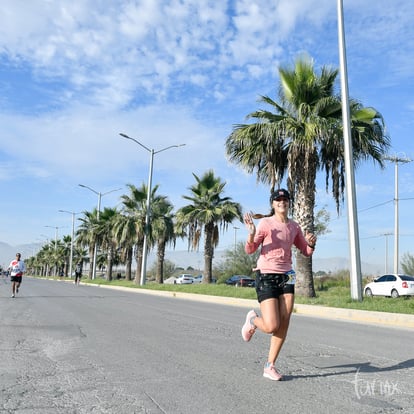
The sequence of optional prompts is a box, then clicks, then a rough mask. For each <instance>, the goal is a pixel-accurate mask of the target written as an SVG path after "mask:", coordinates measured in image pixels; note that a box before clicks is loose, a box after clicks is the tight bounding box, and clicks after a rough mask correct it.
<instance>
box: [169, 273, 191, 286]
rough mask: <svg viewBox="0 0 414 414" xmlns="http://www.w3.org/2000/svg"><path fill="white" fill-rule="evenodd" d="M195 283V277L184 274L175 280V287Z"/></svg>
mask: <svg viewBox="0 0 414 414" xmlns="http://www.w3.org/2000/svg"><path fill="white" fill-rule="evenodd" d="M191 283H194V277H193V275H187V274H182V275H180V276H178V277H177V278H176V279H175V280H174V284H175V285H189V284H191Z"/></svg>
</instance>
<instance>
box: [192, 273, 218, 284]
mask: <svg viewBox="0 0 414 414" xmlns="http://www.w3.org/2000/svg"><path fill="white" fill-rule="evenodd" d="M203 280H204V275H198V276H195V277H194V283H202V282H203ZM211 283H217V279H216V278H214V277H213V278H211Z"/></svg>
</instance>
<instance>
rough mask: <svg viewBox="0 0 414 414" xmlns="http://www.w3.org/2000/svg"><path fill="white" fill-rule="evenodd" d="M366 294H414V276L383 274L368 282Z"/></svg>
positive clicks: (396, 295) (397, 295) (393, 296)
mask: <svg viewBox="0 0 414 414" xmlns="http://www.w3.org/2000/svg"><path fill="white" fill-rule="evenodd" d="M364 294H365V296H391V297H392V298H398V297H399V296H414V277H413V276H407V275H400V274H398V275H397V274H388V275H382V276H379V277H377V278H376V279H374V281H373V282H371V283H368V284H367V285H366V286H365V288H364Z"/></svg>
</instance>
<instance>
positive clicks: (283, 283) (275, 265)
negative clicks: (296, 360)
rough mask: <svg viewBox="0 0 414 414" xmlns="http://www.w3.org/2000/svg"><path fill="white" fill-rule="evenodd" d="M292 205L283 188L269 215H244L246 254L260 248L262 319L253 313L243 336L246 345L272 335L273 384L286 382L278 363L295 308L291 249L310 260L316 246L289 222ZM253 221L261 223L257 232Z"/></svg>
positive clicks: (268, 367)
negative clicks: (255, 338) (258, 336)
mask: <svg viewBox="0 0 414 414" xmlns="http://www.w3.org/2000/svg"><path fill="white" fill-rule="evenodd" d="M289 203H290V194H289V192H288V191H287V190H285V189H283V188H282V189H279V190H277V191H275V192H273V193H272V195H271V197H270V204H271V212H270V214H269V215H267V216H264V215H261V214H256V215H253V214H252V213H246V214H245V215H244V223H245V225H246V228H247V230H248V232H249V235H248V238H247V242H246V245H245V251H246V253H248V254H252V253H254V252H255V251H256V250H258V249H259V248H260V256H259V259H258V261H257V267H256V268H255V269H254V270H256V293H257V300H258V302H259V304H260V313H261V316H259V315H258V314H257V313H256V312H255V311H254V310H251V311H249V312H248V313H247V316H246V320H245V323H244V325H243V327H242V331H241V333H242V337H243V340H244V341H246V342H248V341H250V339H251V338H252V336H253V334H254V333H255V331H256V328H259V330H261V331H262V332H264V333H267V334H270V335H271V339H270V349H269V354H268V359H267V363H266V364H265V367H264V371H263V376H264V377H265V378H268V379H270V380H274V381H280V380H282V379H283V377H282V375H281V374H280V373H279V372H278V371H277V369H276V367H275V362H276V359H277V357H278V356H279V353H280V350H281V348H282V345H283V343H284V341H285V339H286V336H287V331H288V327H289V321H290V315H291V314H292V310H293V304H294V293H295V280H296V279H295V276H294V271H293V270H292V246H293V245H294V246H296V247H297V248H298V249H299V250H300V252H301V253H302V254H303V255H305V256H311V255H312V254H313V251H314V249H315V244H316V236H315V235H314V234H312V233H307V234H306V236H304V235H303V233H302V230H301V228H300V226H299V224H298V223H296V222H295V221H293V220H291V219H289V218H288V211H289ZM254 218H261V219H262V220H260V222H259V224H258V226H257V230H256V226H255V224H254V222H253V219H254Z"/></svg>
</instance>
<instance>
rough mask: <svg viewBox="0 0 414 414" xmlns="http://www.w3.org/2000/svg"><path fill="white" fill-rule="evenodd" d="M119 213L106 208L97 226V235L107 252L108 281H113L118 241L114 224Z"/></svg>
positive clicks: (113, 209) (114, 209) (100, 215)
mask: <svg viewBox="0 0 414 414" xmlns="http://www.w3.org/2000/svg"><path fill="white" fill-rule="evenodd" d="M117 215H118V211H117V209H116V208H109V207H105V208H104V210H103V211H102V212H101V213H100V214H99V222H98V225H97V230H96V231H97V234H98V239H99V241H100V246H101V247H102V249H103V250H104V251H106V280H108V281H111V280H112V268H113V259H114V256H115V251H116V247H117V244H116V239H115V236H114V223H115V221H116V218H117Z"/></svg>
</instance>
